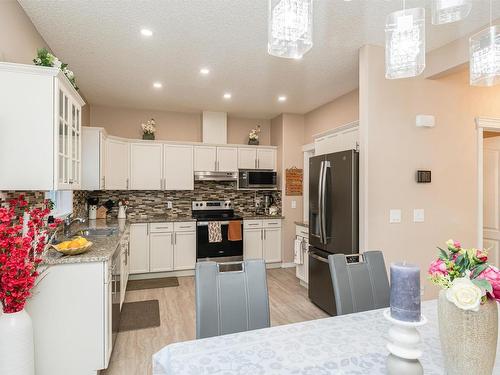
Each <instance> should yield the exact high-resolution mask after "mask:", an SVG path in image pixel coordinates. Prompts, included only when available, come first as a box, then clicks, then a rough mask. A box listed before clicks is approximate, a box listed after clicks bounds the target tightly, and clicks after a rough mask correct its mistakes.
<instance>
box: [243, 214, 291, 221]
mask: <svg viewBox="0 0 500 375" xmlns="http://www.w3.org/2000/svg"><path fill="white" fill-rule="evenodd" d="M240 216H241V217H242V218H243V220H260V219H279V220H282V219H284V218H285V217H284V216H281V215H255V214H240Z"/></svg>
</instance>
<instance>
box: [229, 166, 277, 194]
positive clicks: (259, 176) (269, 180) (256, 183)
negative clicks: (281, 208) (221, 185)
mask: <svg viewBox="0 0 500 375" xmlns="http://www.w3.org/2000/svg"><path fill="white" fill-rule="evenodd" d="M277 181H278V178H277V175H276V172H274V171H269V170H258V169H240V171H239V172H238V189H248V190H276V189H277V188H278V185H277Z"/></svg>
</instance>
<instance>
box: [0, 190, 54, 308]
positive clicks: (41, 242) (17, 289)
mask: <svg viewBox="0 0 500 375" xmlns="http://www.w3.org/2000/svg"><path fill="white" fill-rule="evenodd" d="M51 208H52V202H51V201H50V200H46V201H45V202H44V203H43V205H42V207H41V208H32V209H29V208H28V202H27V201H26V200H25V199H24V197H23V196H22V195H21V196H19V198H18V199H13V200H11V201H10V202H9V204H8V206H6V207H0V303H1V304H2V307H3V311H4V313H15V312H19V311H21V310H22V309H24V305H25V304H26V300H27V299H28V297H30V295H31V289H32V288H33V287H34V286H35V281H36V278H37V276H39V272H38V270H37V269H38V266H39V265H40V263H41V262H42V255H43V253H44V251H45V250H46V248H47V243H48V242H49V239H50V234H51V232H55V231H54V229H55V228H56V227H57V226H58V225H59V223H60V222H61V221H60V220H55V221H54V223H51V224H47V220H46V219H47V217H48V216H49V214H50V210H51ZM25 214H27V216H26V217H27V218H28V220H27V221H26V223H25V222H24V217H25Z"/></svg>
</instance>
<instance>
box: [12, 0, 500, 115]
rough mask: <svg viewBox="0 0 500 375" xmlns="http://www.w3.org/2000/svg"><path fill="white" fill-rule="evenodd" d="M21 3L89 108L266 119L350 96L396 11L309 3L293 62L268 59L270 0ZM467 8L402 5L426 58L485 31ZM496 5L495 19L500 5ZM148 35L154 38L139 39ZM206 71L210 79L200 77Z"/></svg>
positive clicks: (381, 5) (356, 2) (390, 6)
mask: <svg viewBox="0 0 500 375" xmlns="http://www.w3.org/2000/svg"><path fill="white" fill-rule="evenodd" d="M19 2H20V4H21V5H22V7H23V8H24V10H25V11H26V13H27V14H28V16H29V17H30V18H31V20H32V21H33V23H34V25H35V26H36V28H37V29H38V31H39V32H40V34H41V35H42V36H43V37H44V39H45V40H46V42H47V43H48V44H49V46H50V47H51V48H52V50H53V51H54V53H55V54H56V55H58V57H59V58H60V59H62V60H63V61H65V62H67V63H69V64H70V68H71V69H73V70H74V71H75V74H76V77H77V80H78V84H79V86H80V88H81V90H82V92H83V93H84V94H85V96H86V98H87V99H88V100H89V102H90V103H92V104H100V105H109V106H119V107H130V108H144V109H160V110H175V111H183V112H184V111H185V112H191V111H199V110H216V111H227V112H229V113H230V114H232V115H238V116H245V117H263V118H271V117H273V116H274V115H276V114H278V113H281V112H292V113H305V112H308V111H310V110H312V109H314V108H316V107H318V106H319V105H322V104H324V103H326V102H328V101H330V100H332V99H334V98H336V97H338V96H340V95H342V94H344V93H347V92H349V91H351V90H353V89H355V88H356V87H357V86H358V69H357V66H358V49H359V48H360V47H361V46H362V45H364V44H377V45H383V44H384V24H385V17H386V15H387V14H388V13H390V12H392V11H395V10H398V9H400V8H401V4H402V1H401V0H393V1H390V0H353V1H343V0H315V1H314V7H315V8H314V47H313V49H312V50H311V51H310V52H309V53H308V54H307V55H306V56H304V58H303V59H302V60H299V61H295V60H286V59H280V58H276V57H272V56H269V55H268V54H267V0H149V1H130V0H129V1H116V0H115V1H102V0H101V1H97V0H90V1H89V0H72V1H59V0H43V1H35V0H19ZM473 2H474V6H473V10H472V13H471V15H470V16H469V17H468V18H467V19H466V20H465V21H462V22H458V23H455V24H450V25H443V26H432V25H431V24H430V6H429V5H430V1H428V0H427V1H425V0H407V1H406V6H407V7H412V6H422V4H427V21H428V22H427V25H428V27H427V49H428V50H432V49H435V48H437V47H439V46H442V45H444V44H446V43H448V42H450V41H452V40H454V39H456V38H458V37H461V36H463V35H466V34H467V33H469V32H471V31H473V30H475V29H477V28H478V27H480V26H482V25H484V24H486V23H487V22H488V19H489V16H488V10H489V1H488V0H475V1H473ZM493 2H494V3H495V4H494V8H495V9H494V16H495V17H497V16H499V15H500V1H497V0H494V1H493ZM144 27H147V28H150V29H151V30H152V31H153V32H154V35H153V36H152V37H150V38H148V39H145V38H144V37H143V36H141V34H140V29H141V28H144ZM205 66H206V67H209V68H210V70H211V73H210V75H209V76H207V77H203V76H201V75H200V74H199V69H200V68H201V67H205ZM154 81H161V82H162V83H163V89H161V90H157V89H153V87H152V83H153V82H154ZM226 91H229V92H231V93H232V99H231V100H230V101H225V100H223V99H222V95H223V93H224V92H226ZM278 95H286V96H287V97H288V100H287V101H286V102H284V103H279V102H278V101H277V97H278Z"/></svg>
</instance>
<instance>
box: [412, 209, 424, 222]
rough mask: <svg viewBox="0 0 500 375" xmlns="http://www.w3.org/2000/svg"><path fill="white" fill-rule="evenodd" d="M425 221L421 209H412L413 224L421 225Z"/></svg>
mask: <svg viewBox="0 0 500 375" xmlns="http://www.w3.org/2000/svg"><path fill="white" fill-rule="evenodd" d="M424 221H425V211H424V209H423V208H415V209H413V222H414V223H423V222H424Z"/></svg>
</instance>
